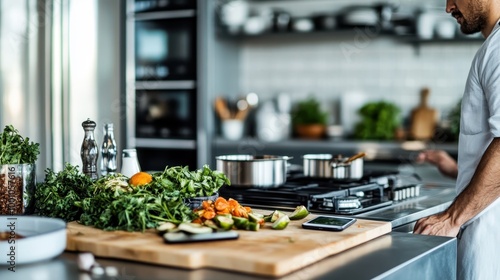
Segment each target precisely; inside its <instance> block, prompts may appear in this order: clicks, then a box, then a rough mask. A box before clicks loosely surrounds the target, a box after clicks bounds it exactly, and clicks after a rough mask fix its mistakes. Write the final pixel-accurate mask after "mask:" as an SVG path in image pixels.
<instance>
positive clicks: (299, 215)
mask: <svg viewBox="0 0 500 280" xmlns="http://www.w3.org/2000/svg"><path fill="white" fill-rule="evenodd" d="M307 215H309V211H308V210H307V208H306V207H305V206H304V205H299V206H297V207H296V208H295V211H293V213H292V214H290V220H300V219H304V218H305V217H307Z"/></svg>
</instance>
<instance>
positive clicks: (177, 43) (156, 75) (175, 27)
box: [135, 10, 196, 81]
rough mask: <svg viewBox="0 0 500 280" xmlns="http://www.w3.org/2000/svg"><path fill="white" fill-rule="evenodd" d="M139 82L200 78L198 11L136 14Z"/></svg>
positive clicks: (136, 63) (137, 75)
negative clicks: (198, 75) (197, 67)
mask: <svg viewBox="0 0 500 280" xmlns="http://www.w3.org/2000/svg"><path fill="white" fill-rule="evenodd" d="M135 76H136V80H137V81H171V80H191V81H194V80H196V17H195V11H194V10H182V11H167V12H163V13H161V12H160V13H144V14H138V15H136V21H135Z"/></svg>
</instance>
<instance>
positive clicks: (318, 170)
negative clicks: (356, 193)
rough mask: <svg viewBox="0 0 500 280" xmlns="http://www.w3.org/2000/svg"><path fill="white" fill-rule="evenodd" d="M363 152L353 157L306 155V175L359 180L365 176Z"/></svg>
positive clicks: (304, 157) (304, 158)
mask: <svg viewBox="0 0 500 280" xmlns="http://www.w3.org/2000/svg"><path fill="white" fill-rule="evenodd" d="M364 156H365V153H363V152H361V153H358V154H356V155H354V156H351V157H344V156H342V155H336V156H335V155H331V154H307V155H304V156H303V157H302V158H303V161H304V175H305V176H308V177H315V178H332V179H339V180H358V179H361V178H362V177H363V157H364Z"/></svg>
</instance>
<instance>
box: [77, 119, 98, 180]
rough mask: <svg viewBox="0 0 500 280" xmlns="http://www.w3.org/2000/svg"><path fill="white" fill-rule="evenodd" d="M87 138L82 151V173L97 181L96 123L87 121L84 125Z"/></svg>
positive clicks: (84, 139) (84, 140)
mask: <svg viewBox="0 0 500 280" xmlns="http://www.w3.org/2000/svg"><path fill="white" fill-rule="evenodd" d="M82 127H83V130H84V131H85V137H84V138H83V143H82V149H81V150H80V156H81V157H82V163H83V166H82V171H83V174H85V175H87V176H89V177H90V178H91V179H92V180H95V179H97V157H98V152H99V151H98V147H97V142H96V141H95V137H94V129H95V127H96V123H95V122H94V121H91V120H90V119H87V120H86V121H84V122H83V123H82Z"/></svg>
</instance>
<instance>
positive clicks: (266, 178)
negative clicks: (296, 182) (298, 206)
mask: <svg viewBox="0 0 500 280" xmlns="http://www.w3.org/2000/svg"><path fill="white" fill-rule="evenodd" d="M215 158H216V160H217V170H219V171H220V172H222V173H224V174H225V175H226V176H227V178H228V179H229V181H231V187H256V188H273V187H277V186H279V185H281V184H283V183H284V182H285V181H286V174H287V168H288V160H290V159H292V157H287V156H275V155H262V156H254V155H222V156H217V157H215Z"/></svg>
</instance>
